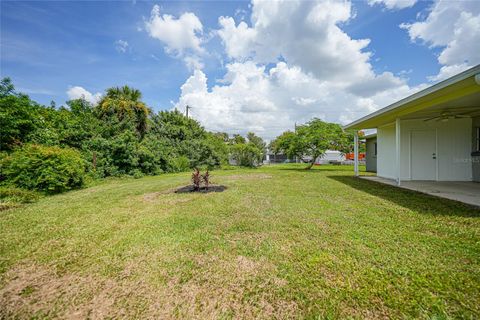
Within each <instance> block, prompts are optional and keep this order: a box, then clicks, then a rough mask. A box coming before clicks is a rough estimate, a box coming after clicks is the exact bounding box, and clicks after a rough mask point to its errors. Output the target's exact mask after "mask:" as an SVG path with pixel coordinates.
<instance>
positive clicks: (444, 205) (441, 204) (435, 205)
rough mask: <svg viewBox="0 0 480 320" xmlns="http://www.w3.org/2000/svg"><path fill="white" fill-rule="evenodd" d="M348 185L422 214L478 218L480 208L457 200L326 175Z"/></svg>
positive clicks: (358, 179)
mask: <svg viewBox="0 0 480 320" xmlns="http://www.w3.org/2000/svg"><path fill="white" fill-rule="evenodd" d="M327 178H329V179H332V180H335V181H338V182H341V183H343V184H345V185H347V186H349V187H352V188H355V189H358V190H360V191H363V192H367V193H369V194H371V195H374V196H377V197H380V198H382V199H384V200H387V201H390V202H394V203H396V204H397V205H400V206H402V207H404V208H407V209H410V210H412V211H415V212H419V213H422V214H431V215H446V216H459V217H475V218H480V209H479V208H478V207H474V206H470V205H468V204H464V203H461V202H458V201H454V200H449V199H444V198H439V197H435V196H431V195H428V194H424V193H420V192H416V191H413V190H407V189H401V188H398V187H395V186H390V185H386V184H383V183H380V182H375V181H369V180H364V179H360V178H355V177H353V176H341V175H336V176H327Z"/></svg>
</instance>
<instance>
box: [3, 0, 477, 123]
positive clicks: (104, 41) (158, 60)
mask: <svg viewBox="0 0 480 320" xmlns="http://www.w3.org/2000/svg"><path fill="white" fill-rule="evenodd" d="M405 1H407V2H409V3H403V4H401V5H398V6H397V7H392V6H391V5H390V7H389V5H388V4H387V2H388V1H386V2H385V3H377V4H373V3H367V2H364V1H355V2H353V3H348V8H347V9H346V10H347V13H348V16H347V17H343V16H342V17H334V18H328V17H326V18H325V21H327V20H328V21H327V22H318V23H319V24H317V27H318V28H327V27H328V28H330V27H331V26H337V27H338V28H339V30H332V33H326V36H327V37H343V35H346V36H348V37H349V38H350V40H352V41H350V42H348V41H349V40H348V39H346V40H345V39H344V40H342V41H347V42H345V43H347V44H349V43H350V44H352V45H353V46H356V45H355V42H354V41H355V40H359V39H369V40H370V42H369V44H368V45H367V46H363V47H362V46H361V47H362V48H360V49H358V48H357V49H355V48H354V49H351V50H356V51H355V52H357V51H358V53H359V54H360V55H359V58H360V59H361V60H362V59H364V57H365V56H362V55H361V53H363V54H365V53H367V54H368V55H369V56H368V58H367V61H359V62H358V65H360V67H362V65H363V66H364V68H363V69H365V68H366V69H368V68H371V70H372V72H370V73H369V74H368V75H366V77H367V78H365V79H371V80H372V81H375V79H376V77H383V76H385V77H388V78H389V79H390V80H391V82H392V86H387V87H385V90H393V89H395V87H397V88H398V87H402V88H403V89H402V90H400V91H398V90H397V91H395V94H391V96H394V97H401V96H402V95H406V94H409V93H411V92H412V91H415V89H419V88H422V86H425V85H428V84H430V83H431V80H432V78H429V77H434V76H436V75H438V79H442V77H444V76H441V75H440V73H442V67H443V68H444V69H443V71H448V70H446V68H447V67H451V69H452V70H461V69H462V68H466V67H469V66H472V65H473V64H475V63H478V62H479V61H478V60H480V59H477V58H478V54H475V53H471V52H470V53H469V54H467V56H466V58H465V59H464V60H461V61H460V63H457V62H455V61H454V62H448V61H447V62H445V61H446V60H445V61H443V60H442V62H441V61H439V55H441V53H442V52H443V50H445V48H446V47H448V46H449V42H448V41H453V40H452V39H450V38H449V35H445V36H444V37H445V41H444V44H443V45H442V42H441V41H439V40H438V39H437V38H438V37H440V38H441V36H442V35H440V36H437V38H435V35H434V34H433V35H432V32H431V31H429V30H428V28H423V29H419V30H420V31H416V30H414V28H412V27H410V28H409V27H400V25H402V24H410V26H411V25H414V24H415V23H421V22H429V20H428V19H429V18H430V17H429V15H430V14H432V11H434V10H436V6H439V5H440V4H437V3H436V2H432V1H418V2H417V1H414V0H405ZM380 2H381V0H380ZM393 2H395V1H393ZM343 4H345V3H343ZM154 5H158V7H159V12H160V13H159V14H158V17H157V18H158V19H163V15H164V14H168V15H171V18H172V19H173V20H174V21H177V20H176V19H180V16H181V15H182V14H184V13H192V14H193V16H194V17H196V19H198V20H199V23H201V26H202V30H201V31H198V30H197V31H195V35H194V36H196V37H198V39H199V41H200V42H199V43H200V46H201V50H198V48H197V49H195V48H189V47H188V44H187V45H185V44H184V45H185V46H184V47H182V48H180V49H179V48H178V47H175V45H174V44H172V43H169V42H168V41H169V40H168V39H167V40H165V39H164V38H163V37H162V36H160V37H157V38H155V37H154V36H152V34H153V31H152V30H153V27H152V29H150V31H149V30H148V26H147V24H148V23H149V22H150V23H151V22H152V21H153V20H151V19H153V18H152V17H153V16H152V9H153V8H154ZM309 5H310V6H311V7H309V8H303V9H302V10H303V11H301V10H300V9H299V11H298V15H297V14H295V12H293V13H292V19H299V21H302V19H303V17H302V16H301V15H302V14H305V15H306V14H308V13H309V12H311V11H314V9H315V6H314V3H312V4H309ZM329 5H331V4H329ZM442 5H444V4H442ZM326 6H327V5H326ZM342 8H343V7H342ZM477 9H478V6H477V5H476V4H475V3H474V2H471V3H470V6H466V7H465V8H460V9H459V8H456V9H455V10H458V11H459V12H460V13H461V12H462V10H463V11H465V12H468V10H470V11H471V14H472V15H473V18H477V17H478V11H477ZM262 10H265V8H263V9H262V4H261V3H254V4H250V3H249V2H236V1H221V2H216V1H207V2H200V1H195V2H165V1H161V2H143V1H136V2H135V1H133V2H132V1H117V2H107V1H83V2H75V1H58V2H57V1H51V2H44V1H34V2H23V1H2V2H1V60H0V63H1V65H0V67H1V76H2V77H5V76H9V77H11V78H12V79H13V81H14V84H15V85H16V87H17V88H18V89H19V90H20V91H23V92H26V93H28V94H29V95H30V96H31V97H32V98H33V99H34V100H37V101H39V102H40V103H44V104H49V102H50V101H51V100H54V101H56V103H57V105H60V104H63V103H64V102H65V100H68V98H69V96H68V95H67V91H68V90H69V88H72V87H81V88H83V89H85V90H87V91H88V92H91V93H92V94H94V93H102V92H103V91H104V90H105V89H106V88H108V87H111V86H118V85H124V84H127V85H130V86H133V87H135V88H138V89H140V90H141V91H142V93H143V97H144V100H145V101H146V102H147V104H148V105H149V106H150V107H152V108H153V109H154V110H160V109H170V108H172V107H173V105H177V106H179V105H181V104H182V103H189V102H191V103H194V104H195V106H197V108H198V111H197V114H198V113H199V112H200V110H203V109H205V110H207V109H212V108H213V107H211V106H210V105H209V103H210V102H208V103H207V102H205V100H209V101H210V100H215V99H217V100H215V101H226V99H227V98H226V97H225V96H219V95H222V94H223V95H225V93H224V92H223V91H226V89H225V88H224V89H225V90H224V89H221V87H222V86H231V87H232V90H233V87H234V85H235V83H236V81H240V80H237V79H239V78H241V76H240V75H241V74H242V72H246V71H245V70H246V69H247V67H248V66H249V63H253V65H254V66H255V67H257V68H263V67H265V69H262V70H263V72H264V74H265V77H266V78H265V81H270V82H269V85H274V82H273V78H272V77H269V75H268V73H269V72H270V69H272V68H274V70H276V69H279V68H276V67H282V66H283V65H279V63H280V62H285V63H286V68H287V69H286V70H290V71H292V70H294V69H295V68H297V67H298V68H299V70H301V72H302V75H305V76H309V77H311V79H312V81H311V82H312V83H313V82H315V83H318V86H319V88H320V87H321V86H326V87H328V89H325V90H329V95H326V96H321V97H320V96H315V94H310V95H305V96H301V97H300V95H302V94H303V93H298V94H297V92H296V91H292V93H291V96H292V97H293V98H292V99H293V100H292V101H297V102H298V106H296V107H298V108H303V107H304V108H305V110H300V109H298V110H297V109H296V111H295V112H294V113H288V112H287V113H288V114H285V116H284V117H283V118H282V119H283V120H282V121H283V122H281V123H280V124H278V127H281V126H282V125H283V126H285V125H289V124H290V123H291V122H293V121H300V122H301V121H304V120H306V119H307V118H308V117H310V116H312V115H315V114H317V113H318V114H319V115H320V116H322V114H323V115H324V116H325V117H326V118H330V120H332V121H337V122H342V121H343V122H345V121H347V120H349V117H350V118H354V117H356V116H359V115H361V114H362V113H367V112H369V111H372V109H375V108H378V107H383V106H384V105H382V104H385V103H388V102H390V101H388V99H384V98H382V97H380V98H379V93H378V92H377V91H375V90H373V91H371V90H370V91H368V92H374V93H373V94H371V95H370V96H368V97H367V96H366V95H365V94H358V90H357V91H355V90H353V91H352V92H354V93H355V95H354V96H352V99H357V98H358V99H360V100H358V101H357V100H355V101H353V100H352V102H351V103H350V101H344V100H342V101H340V100H335V99H336V98H334V97H335V96H337V92H333V91H332V90H340V91H341V90H347V91H348V90H349V89H348V88H351V87H352V86H355V85H356V84H354V83H353V84H344V87H341V85H337V84H338V83H340V82H341V81H340V82H338V81H339V80H338V77H334V76H333V75H332V78H331V79H329V78H328V77H324V76H322V75H321V70H314V69H315V67H314V68H313V69H312V70H309V69H310V68H311V66H312V63H311V59H310V60H309V61H307V62H308V63H307V62H306V63H303V61H302V55H301V54H298V52H296V51H295V47H296V46H297V44H296V43H295V42H296V41H297V38H298V34H303V33H298V32H297V31H298V30H297V31H296V30H294V28H295V25H296V24H298V23H299V22H295V21H291V26H290V27H289V28H290V29H288V30H287V29H285V30H279V34H278V35H276V37H277V38H278V37H282V33H289V32H293V33H295V34H297V36H296V37H297V38H293V39H288V38H285V39H284V41H285V43H282V41H274V40H275V39H274V40H272V39H270V40H269V39H268V38H267V37H268V36H271V35H269V34H268V35H266V34H263V35H262V32H264V30H263V29H261V25H262V24H261V23H260V22H262V21H261V19H260V18H258V19H257V18H255V17H254V16H256V13H259V12H262ZM266 10H270V9H266ZM281 10H283V9H282V7H281V5H279V9H278V10H277V11H275V13H271V12H270V13H269V14H268V15H267V16H266V17H268V18H267V20H268V21H267V22H266V23H271V24H272V26H274V25H275V24H274V23H275V20H274V18H273V14H277V13H280V12H281ZM290 10H291V9H290ZM325 10H326V11H328V10H329V9H328V7H325ZM330 10H331V9H330ZM439 10H440V9H439ZM452 10H453V9H452ZM254 12H256V13H254ZM452 12H453V11H452ZM252 14H253V15H252ZM222 16H223V17H232V18H233V20H234V22H235V26H237V27H238V24H239V23H240V22H241V21H242V20H244V21H245V22H246V23H247V26H248V28H250V29H251V31H252V32H254V31H255V32H256V36H255V37H256V39H254V40H252V41H253V42H251V43H252V44H251V45H250V46H252V47H253V46H254V45H253V44H255V46H256V49H255V50H256V51H255V55H254V54H252V55H251V56H249V55H246V56H245V55H244V56H239V55H235V54H232V53H231V52H229V50H228V48H229V47H228V46H230V48H234V46H235V45H237V44H238V42H242V41H244V43H245V46H248V43H249V42H247V41H250V40H251V39H250V40H249V39H247V38H244V37H243V36H242V33H241V32H240V31H241V30H240V29H234V30H230V31H228V32H229V34H231V35H235V33H237V34H238V35H239V36H240V40H238V39H237V40H233V41H231V40H228V39H227V38H225V37H222V36H219V34H218V33H217V31H218V30H220V29H222V28H223V27H224V26H221V25H220V23H219V17H222ZM319 17H324V15H323V14H321V15H320V16H319ZM270 18H271V19H270ZM319 19H320V18H319ZM322 19H323V18H322ZM331 19H333V20H331ZM178 21H180V20H178ZM331 21H333V22H331ZM472 21H476V20H472ZM280 22H281V21H280ZM434 22H435V21H432V23H434ZM455 22H456V21H455V20H454V19H453V18H452V21H445V23H451V24H452V28H453V25H455ZM255 23H257V25H255ZM322 23H323V24H322ZM264 24H265V23H264ZM264 24H263V25H264ZM280 25H281V24H280ZM179 27H180V28H183V27H185V26H184V25H182V24H179ZM158 28H162V26H158ZM281 28H283V27H277V29H281ZM257 29H258V30H257ZM277 29H272V30H277ZM175 30H176V29H175ZM158 32H160V33H162V32H170V31H168V30H162V29H158ZM428 32H430V33H428ZM452 32H453V31H452ZM476 32H477V33H478V32H479V31H478V30H477V31H476ZM475 36H477V35H475ZM308 37H309V38H308ZM308 37H307V36H306V38H305V39H304V40H305V42H306V41H310V42H315V41H317V38H318V39H321V37H322V34H321V33H319V32H314V33H312V34H311V35H310V34H309V35H308ZM315 37H317V38H315ZM429 37H430V38H429ZM277 40H278V39H277ZM119 41H121V42H119ZM170 41H171V40H170ZM229 41H231V43H229ZM268 41H273V42H274V43H276V44H278V49H277V48H273V49H275V50H276V51H275V53H274V54H275V55H274V56H272V57H277V58H271V57H270V58H262V59H260V58H259V56H261V54H260V52H262V51H264V52H266V51H268V50H267V49H269V48H262V47H261V45H263V44H264V43H267V42H268ZM298 41H302V39H298ZM318 41H322V40H318ZM236 42H237V43H236ZM259 42H261V43H260V44H259ZM121 43H123V44H124V45H125V44H127V43H128V45H126V46H124V47H123V48H122V47H121V45H120V44H121ZM335 43H337V42H335ZM338 43H340V44H342V43H343V42H338ZM439 43H440V44H439ZM326 45H328V43H327V44H326ZM169 46H170V50H168V48H169ZM273 46H275V45H273ZM242 48H243V47H239V48H237V49H238V50H242ZM273 49H272V50H271V51H272V52H273ZM460 49H462V50H467V51H468V50H473V49H472V48H466V49H465V48H460ZM314 50H317V49H314ZM318 50H320V51H321V48H320V49H318ZM335 50H336V51H338V52H335V53H329V54H327V55H326V58H322V56H321V54H319V55H318V56H319V58H318V65H319V66H321V65H322V64H325V66H329V65H330V64H331V61H333V60H329V59H337V60H338V59H340V60H341V59H343V57H344V56H345V55H349V51H348V50H347V51H346V52H345V53H342V50H343V49H342V46H340V47H338V46H337V47H336V49H335ZM320 51H319V52H320ZM305 54H306V55H309V54H313V62H314V64H315V54H316V52H308V53H305ZM267 56H268V54H267ZM187 57H194V58H195V59H199V60H200V61H201V64H200V66H197V67H192V66H188V65H187V64H186V63H185V61H186V58H187ZM472 57H473V58H472ZM450 60H452V59H450ZM347 63H352V68H353V69H355V68H357V67H358V65H357V62H356V61H349V62H347ZM229 66H230V68H234V66H236V67H235V68H237V69H235V70H236V71H234V72H233V73H232V71H231V70H230V74H231V75H230V76H229V75H228V74H229V71H228V70H229ZM309 66H310V67H309ZM255 67H252V68H255ZM239 68H241V69H239ZM196 69H198V70H197V71H198V72H196V71H195V70H196ZM240 70H242V71H240ZM252 70H253V69H252ZM295 70H296V69H295ZM449 70H450V69H449ZM332 72H335V70H333V71H332ZM384 73H388V74H384ZM390 73H391V75H390ZM446 73H447V74H448V72H446ZM352 75H354V73H352ZM449 75H450V74H449ZM260 76H262V75H260ZM340 76H341V73H339V77H340ZM361 76H363V74H362V75H361ZM232 79H234V80H232ZM249 79H250V78H249ZM334 79H335V80H334ZM189 81H190V83H191V84H192V83H194V85H193V87H194V88H193V89H190V90H193V91H194V90H204V89H203V87H202V85H201V82H202V81H205V82H206V84H207V89H206V91H205V90H204V92H202V93H201V94H203V96H204V97H201V98H199V96H200V91H195V92H193V91H188V90H184V91H183V92H182V90H181V87H182V85H184V84H186V83H188V82H189ZM249 81H250V80H249ZM365 81H367V80H365ZM378 82H384V81H382V80H381V79H380V78H379V79H378ZM199 83H200V84H199ZM372 83H373V82H372ZM393 84H395V86H394V85H393ZM248 85H251V86H252V87H251V88H250V89H248V88H247V89H246V90H247V92H249V91H248V90H251V91H252V92H256V94H258V97H260V98H259V99H261V97H263V96H270V97H269V98H265V101H260V102H258V101H257V102H255V103H256V104H253V105H249V103H251V102H246V101H245V100H242V99H244V98H243V97H242V98H235V99H237V100H235V99H227V100H228V101H230V100H235V101H234V102H231V101H230V102H228V103H227V104H228V105H226V106H225V108H227V109H228V108H231V109H232V110H237V111H238V110H240V109H241V110H242V112H243V111H245V110H247V111H248V110H250V111H251V109H255V108H257V107H258V109H259V110H260V109H262V106H264V105H269V106H271V108H273V109H271V111H272V112H277V113H278V112H282V110H283V109H282V108H283V107H282V106H279V104H281V103H278V102H277V101H279V100H277V96H278V94H277V96H272V95H275V93H274V90H273V89H268V88H267V89H265V90H268V94H267V93H266V92H265V94H263V93H262V92H257V91H256V90H257V88H258V87H260V85H259V84H258V83H255V82H251V81H250V82H249V84H247V86H248ZM198 86H200V87H198ZM214 86H217V87H218V88H216V89H213V91H215V90H217V91H215V92H212V88H213V87H214ZM275 88H277V87H275ZM352 88H353V87H352ZM280 89H281V88H280ZM290 89H291V90H293V89H292V88H290V87H289V88H288V90H290ZM222 90H223V91H222ZM288 90H287V89H285V88H284V90H280V91H288ZM187 91H188V92H187ZM237 91H238V90H237ZM313 91H315V90H312V92H313ZM194 93H195V94H194ZM230 94H231V93H230ZM347 94H350V92H347ZM231 95H232V96H233V95H234V94H231ZM247 95H248V94H247ZM243 96H245V94H243ZM297 96H299V97H297ZM206 97H208V98H206ZM195 99H196V100H195ZM278 99H280V97H278ZM282 99H283V100H285V97H283V98H282ZM362 99H370V100H371V101H364V100H362ZM257 100H258V99H257ZM311 101H315V102H311ZM219 103H222V102H219ZM225 103H226V102H225ZM229 103H231V104H229ZM332 103H334V104H336V103H342V104H345V105H347V104H348V105H349V106H350V107H346V106H345V108H344V110H343V112H344V113H343V115H344V116H343V118H342V114H341V113H340V112H341V111H339V114H338V116H333V115H332V114H331V111H328V110H331V109H332V106H331V105H330V104H332ZM310 104H311V106H307V105H310ZM355 105H358V108H357V109H358V110H357V109H355V110H353V109H352V108H355V107H354V106H355ZM363 105H368V106H363ZM362 106H363V107H362ZM296 107H295V108H296ZM202 108H203V109H202ZM285 108H287V107H285ZM307 108H309V109H308V111H306V109H307ZM348 108H350V109H348ZM267 109H268V108H267ZM323 111H324V112H323ZM239 112H240V111H239ZM262 112H263V111H262ZM265 112H267V111H265ZM329 112H330V113H329ZM348 112H350V115H349V116H347V114H348ZM352 112H353V113H352ZM257 113H258V112H257ZM257 113H256V114H257ZM194 114H195V112H194ZM198 116H199V120H200V121H203V122H204V124H206V125H207V127H212V128H214V129H217V130H221V129H224V127H222V125H221V124H215V123H213V122H212V120H205V119H208V118H209V117H211V116H215V114H207V115H204V116H203V117H202V116H201V115H200V114H198ZM242 118H245V119H249V120H248V121H247V120H243V122H242V120H241V119H242ZM251 118H255V117H250V116H249V114H240V115H239V116H238V119H234V120H232V123H231V124H230V127H232V128H236V127H239V128H242V127H243V126H246V127H248V128H251V129H255V128H256V127H258V128H257V129H259V130H260V131H262V130H263V131H268V125H265V121H267V120H265V121H264V122H262V121H260V122H262V123H263V126H262V123H258V122H254V121H253V122H252V121H250V119H251ZM267 118H268V117H267ZM239 119H240V120H239ZM272 119H275V116H273V117H272ZM342 119H343V120H342ZM209 121H210V122H209ZM279 121H280V120H279ZM268 123H271V120H270V122H268ZM257 124H258V126H257ZM270 127H274V126H273V125H270ZM274 131H275V130H274Z"/></svg>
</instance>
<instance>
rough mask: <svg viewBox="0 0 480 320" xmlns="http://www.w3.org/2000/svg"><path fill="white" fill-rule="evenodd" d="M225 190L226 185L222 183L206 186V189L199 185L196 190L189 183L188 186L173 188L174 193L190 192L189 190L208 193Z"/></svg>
mask: <svg viewBox="0 0 480 320" xmlns="http://www.w3.org/2000/svg"><path fill="white" fill-rule="evenodd" d="M225 190H227V187H226V186H222V185H210V186H208V189H207V188H205V187H201V188H200V189H198V190H195V188H194V187H193V186H191V185H190V186H185V187H181V188H178V189H177V190H175V193H191V192H199V193H210V192H223V191H225Z"/></svg>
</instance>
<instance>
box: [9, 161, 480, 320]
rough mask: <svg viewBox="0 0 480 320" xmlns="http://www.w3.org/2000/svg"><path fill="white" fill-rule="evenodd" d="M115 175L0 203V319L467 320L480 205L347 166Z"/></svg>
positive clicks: (479, 309)
mask: <svg viewBox="0 0 480 320" xmlns="http://www.w3.org/2000/svg"><path fill="white" fill-rule="evenodd" d="M301 168H302V167H301V166H300V167H299V166H295V165H289V166H270V167H263V168H260V169H252V170H247V169H240V170H225V171H215V172H213V180H214V182H215V183H217V184H222V185H225V186H227V190H225V191H224V192H222V193H208V194H198V193H196V194H176V193H173V192H172V190H174V189H175V188H178V187H180V186H184V185H186V184H188V183H189V177H190V174H188V173H185V174H168V175H162V176H157V177H146V178H142V179H117V180H110V181H105V182H102V183H101V184H99V185H96V186H93V187H91V188H87V189H83V190H79V191H74V192H69V193H66V194H62V195H57V196H52V197H46V198H42V199H40V201H38V202H37V203H34V204H28V205H25V206H22V207H20V208H15V209H11V210H6V211H2V212H0V230H1V233H0V318H35V317H36V318H44V317H46V318H55V317H70V316H77V317H79V318H85V317H90V318H121V317H126V318H134V317H136V318H148V317H150V318H199V319H205V318H221V319H228V318H311V319H313V318H315V319H317V318H321V319H322V318H340V317H341V318H349V317H350V318H412V317H418V318H440V319H443V318H479V317H480V211H479V210H474V209H472V208H471V207H467V206H463V205H461V204H458V203H455V202H452V201H448V200H441V199H438V198H434V197H430V196H426V195H422V194H418V193H414V192H410V191H407V190H402V189H396V188H394V187H390V186H386V185H380V184H376V183H375V182H370V181H364V180H360V179H355V178H353V177H352V168H351V167H338V166H332V167H329V166H322V167H321V168H318V167H317V168H315V169H314V170H311V171H305V170H302V169H301Z"/></svg>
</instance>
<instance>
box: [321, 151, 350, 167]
mask: <svg viewBox="0 0 480 320" xmlns="http://www.w3.org/2000/svg"><path fill="white" fill-rule="evenodd" d="M344 161H345V155H344V154H343V153H341V152H340V151H336V150H327V151H325V154H324V155H322V156H320V157H318V158H317V160H315V164H331V163H333V164H341V163H342V162H344Z"/></svg>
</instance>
